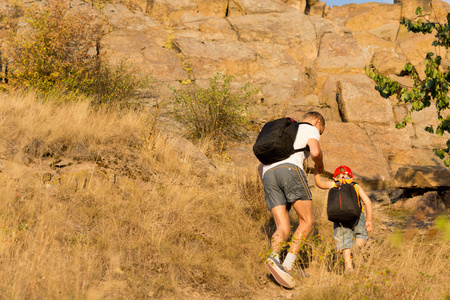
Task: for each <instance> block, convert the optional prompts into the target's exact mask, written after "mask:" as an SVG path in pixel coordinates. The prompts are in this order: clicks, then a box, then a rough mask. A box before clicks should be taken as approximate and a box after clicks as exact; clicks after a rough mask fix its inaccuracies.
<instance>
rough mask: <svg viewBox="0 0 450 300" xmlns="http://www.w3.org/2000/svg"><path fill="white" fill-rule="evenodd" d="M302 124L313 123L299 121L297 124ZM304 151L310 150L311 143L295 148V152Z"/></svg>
mask: <svg viewBox="0 0 450 300" xmlns="http://www.w3.org/2000/svg"><path fill="white" fill-rule="evenodd" d="M301 124H308V125H310V126H312V124H311V123H308V122H297V125H298V126H300V125H301ZM302 151H309V145H306V147H303V148H300V149H294V152H295V153H296V152H302Z"/></svg>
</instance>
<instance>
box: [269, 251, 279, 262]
mask: <svg viewBox="0 0 450 300" xmlns="http://www.w3.org/2000/svg"><path fill="white" fill-rule="evenodd" d="M269 257H272V258H273V259H275V260H276V261H277V262H280V254H279V253H277V252H275V251H272V253H270V255H269Z"/></svg>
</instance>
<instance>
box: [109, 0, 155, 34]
mask: <svg viewBox="0 0 450 300" xmlns="http://www.w3.org/2000/svg"><path fill="white" fill-rule="evenodd" d="M102 12H103V14H104V16H105V17H106V19H107V20H108V23H109V24H110V25H111V26H112V27H113V29H114V30H118V29H121V30H123V29H128V30H140V31H142V30H147V29H148V28H158V27H160V26H161V25H160V24H159V23H158V22H156V20H154V19H153V18H151V17H149V16H146V15H145V14H144V13H143V12H142V11H136V12H134V13H133V12H131V11H130V10H129V9H128V8H127V7H125V6H124V5H122V4H115V5H113V4H106V5H105V7H104V8H103V10H102Z"/></svg>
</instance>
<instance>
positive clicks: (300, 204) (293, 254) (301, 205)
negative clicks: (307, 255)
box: [283, 200, 314, 270]
mask: <svg viewBox="0 0 450 300" xmlns="http://www.w3.org/2000/svg"><path fill="white" fill-rule="evenodd" d="M292 206H293V207H294V209H295V211H296V212H297V215H298V222H299V225H298V227H297V229H296V230H295V232H294V236H293V238H292V246H291V248H290V249H289V253H288V255H287V257H286V259H285V261H284V262H283V266H284V267H285V268H286V269H287V270H291V269H292V266H293V263H294V262H295V259H296V258H297V254H298V252H299V251H300V247H301V244H302V242H303V240H304V239H305V238H306V237H307V236H308V235H309V234H310V233H311V231H312V230H313V229H314V214H313V206H312V200H304V201H302V200H298V201H295V202H294V203H293V204H292Z"/></svg>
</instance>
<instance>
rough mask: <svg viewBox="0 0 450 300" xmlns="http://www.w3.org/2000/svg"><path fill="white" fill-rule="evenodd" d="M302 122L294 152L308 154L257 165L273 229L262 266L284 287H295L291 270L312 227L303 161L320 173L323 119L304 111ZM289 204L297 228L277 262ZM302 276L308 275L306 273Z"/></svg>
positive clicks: (288, 228)
mask: <svg viewBox="0 0 450 300" xmlns="http://www.w3.org/2000/svg"><path fill="white" fill-rule="evenodd" d="M302 122H305V123H309V124H300V125H299V128H298V132H297V136H296V139H295V142H294V149H300V148H303V147H306V146H309V151H300V152H296V153H294V154H292V155H291V156H290V157H288V158H287V159H284V160H282V161H279V162H276V163H273V164H270V165H263V164H261V165H260V166H259V167H258V170H259V173H260V176H261V180H262V182H263V185H264V193H265V200H266V204H267V208H268V209H269V210H270V211H271V213H272V216H273V219H274V220H275V224H276V227H277V229H276V231H275V233H274V234H273V235H272V240H271V249H272V252H271V254H270V256H269V257H268V258H267V260H266V267H267V268H268V269H269V271H270V273H271V274H272V275H273V277H274V278H275V280H276V281H277V282H278V283H279V284H280V285H282V286H284V287H287V288H293V287H294V286H295V281H294V279H293V277H292V275H291V274H290V273H292V272H293V271H294V270H293V265H294V262H295V260H296V259H297V254H298V252H299V251H300V246H301V241H302V240H303V239H304V238H306V237H307V236H308V235H309V233H310V232H311V231H312V230H313V228H314V215H313V208H312V195H311V191H310V190H309V187H308V182H307V180H306V176H305V172H304V171H303V161H304V160H305V159H306V158H308V156H309V155H311V158H312V160H313V161H314V163H315V168H316V170H317V171H318V172H319V173H322V172H323V170H324V165H323V160H322V150H321V149H320V145H319V140H320V135H321V134H322V133H323V131H324V130H325V119H324V118H323V116H322V115H321V114H320V113H318V112H308V113H306V114H305V115H304V116H303V119H302ZM291 205H292V207H293V208H294V210H295V212H296V213H297V215H298V221H299V226H298V228H297V229H296V230H295V232H294V235H293V237H292V246H291V248H290V249H289V252H288V254H287V255H286V258H285V259H284V261H283V263H281V262H280V252H281V247H282V244H283V242H285V241H286V240H287V239H288V238H289V237H290V235H291V226H290V222H289V213H288V212H289V209H290V206H291ZM298 271H299V272H303V270H298ZM303 275H305V276H309V275H307V274H306V273H305V274H303Z"/></svg>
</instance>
